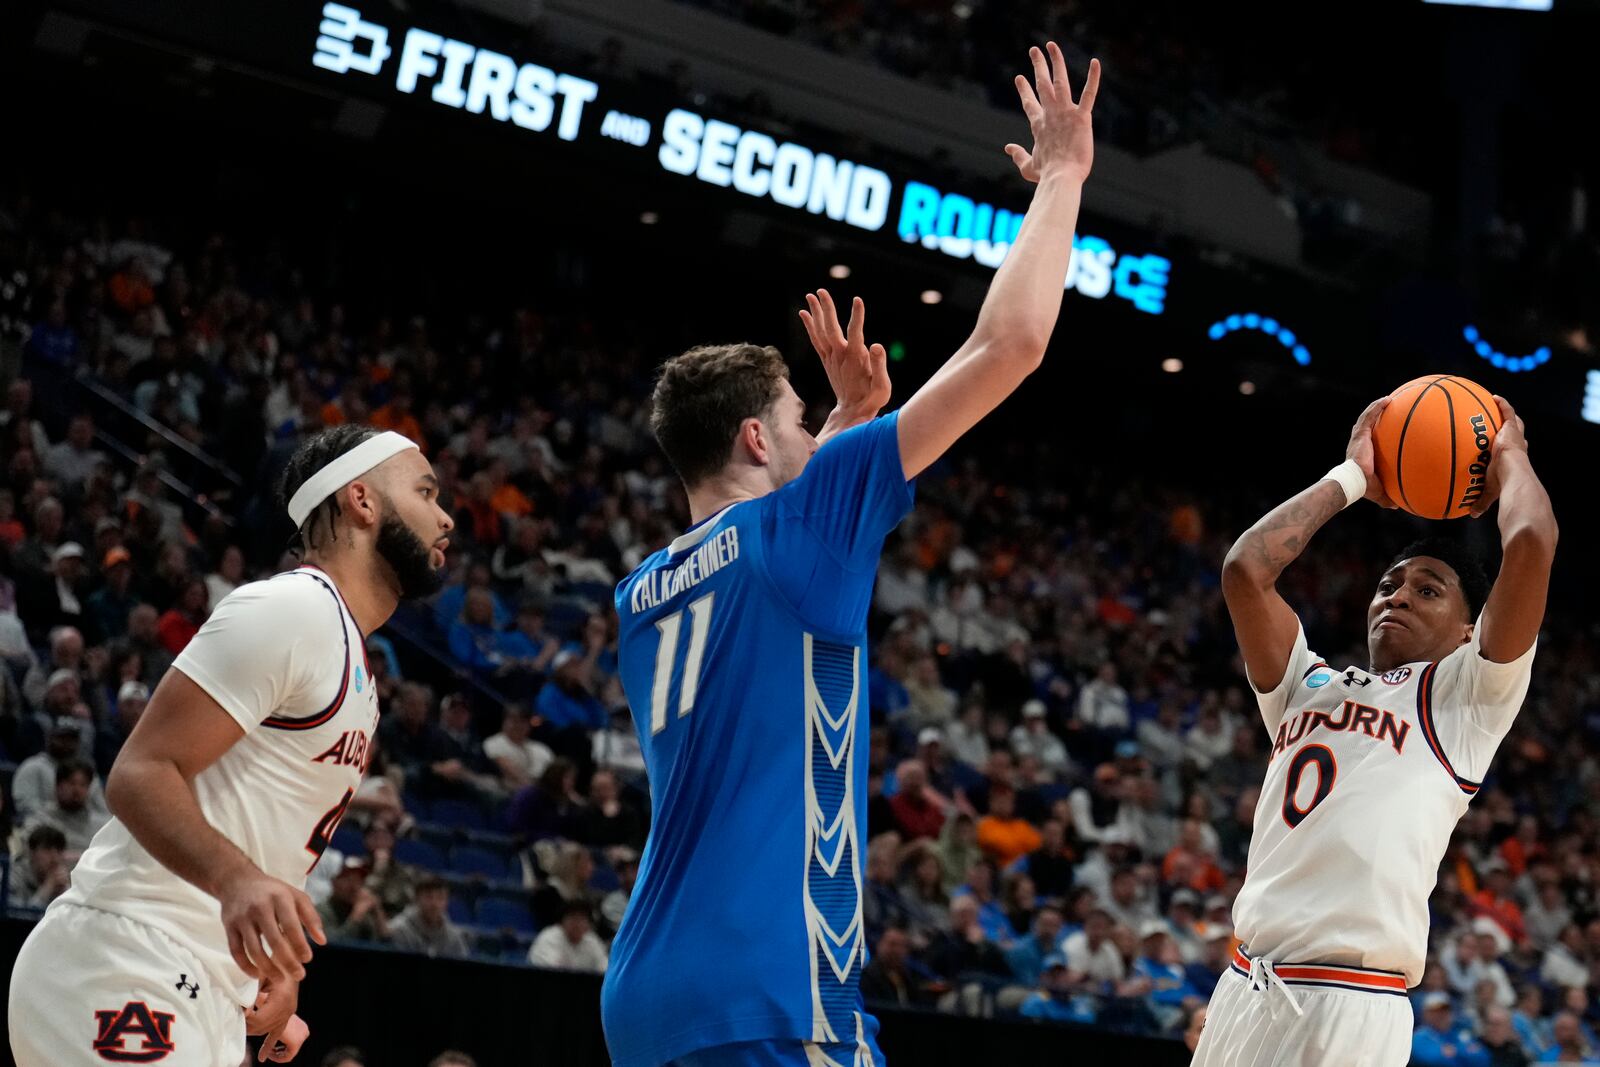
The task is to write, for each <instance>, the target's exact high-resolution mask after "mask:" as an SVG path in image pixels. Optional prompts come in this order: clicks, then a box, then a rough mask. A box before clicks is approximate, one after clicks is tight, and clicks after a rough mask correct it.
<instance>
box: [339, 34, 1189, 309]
mask: <svg viewBox="0 0 1600 1067" xmlns="http://www.w3.org/2000/svg"><path fill="white" fill-rule="evenodd" d="M318 30H319V33H318V36H317V38H316V50H315V51H314V53H313V54H312V56H311V62H312V64H313V65H314V66H317V67H319V68H321V69H322V70H325V71H328V72H330V73H332V74H341V75H342V74H350V73H357V74H365V75H369V76H372V77H377V76H379V75H381V74H384V73H385V71H388V72H389V73H390V74H391V75H392V77H393V83H392V86H393V89H394V90H395V91H396V92H399V93H403V94H406V95H408V96H414V97H418V98H422V99H427V100H431V101H432V102H433V103H435V104H439V105H441V106H444V107H448V108H452V109H455V110H458V111H467V112H470V113H472V114H475V115H485V116H488V117H489V118H491V119H493V120H495V121H497V122H502V123H506V124H507V125H510V126H516V127H519V128H521V129H524V130H528V131H530V132H533V133H540V134H543V133H547V132H550V131H553V132H554V133H555V135H556V137H557V138H558V139H560V140H562V141H577V142H584V143H589V142H598V141H600V140H605V141H610V142H614V143H617V144H621V145H627V146H630V147H633V148H639V149H646V150H649V149H653V154H654V158H655V162H656V164H657V165H658V166H659V167H660V168H661V169H662V170H664V171H666V172H667V173H670V174H676V175H681V176H683V177H686V178H693V179H695V180H697V181H701V182H704V183H706V184H707V185H712V186H716V187H719V188H723V189H730V190H732V191H734V192H737V193H740V194H743V195H744V196H748V197H753V198H756V199H761V200H770V201H771V202H773V203H774V204H777V205H779V206H781V207H785V208H789V209H792V210H795V211H804V212H806V213H808V214H811V215H816V216H818V217H823V218H828V219H831V220H833V221H835V222H840V223H843V224H845V225H847V226H852V227H855V228H856V229H859V230H863V231H866V232H869V233H873V234H879V233H882V234H889V233H893V234H895V235H897V236H898V237H899V239H900V240H901V241H903V242H906V243H911V244H920V245H921V246H922V247H924V248H927V249H929V250H931V251H935V252H938V253H940V254H942V255H945V256H948V257H950V258H952V259H957V260H971V261H972V262H974V263H977V264H980V265H981V266H984V267H988V268H990V269H991V270H992V269H994V268H997V267H999V266H1000V264H1001V263H1003V262H1004V261H1005V257H1006V254H1007V253H1008V252H1009V251H1010V250H1011V245H1012V243H1013V242H1014V241H1015V240H1016V236H1017V231H1018V229H1019V228H1020V227H1021V226H1022V217H1023V216H1022V213H1020V212H1016V211H1011V210H1009V209H1006V208H1001V207H996V206H995V205H993V204H987V203H984V202H982V201H978V200H974V199H972V198H971V197H969V196H966V195H964V194H962V193H959V192H954V191H949V190H941V189H939V188H937V187H935V186H933V185H930V184H928V183H926V182H922V181H914V180H903V181H902V180H896V179H895V178H894V177H892V176H891V175H890V174H889V173H887V172H885V171H883V170H880V169H878V168H877V167H873V166H869V165H868V164H865V163H862V162H859V161H856V160H850V159H843V158H840V157H838V156H835V155H832V154H830V153H827V152H823V151H818V150H816V149H814V148H811V147H810V146H808V145H805V144H803V143H800V142H798V141H795V140H780V139H778V138H775V137H772V136H770V135H768V134H767V133H765V132H763V131H761V130H758V129H747V128H744V127H740V126H736V125H734V124H732V123H729V122H724V121H722V120H720V119H716V118H711V117H708V116H705V115H702V114H700V113H699V112H696V111H691V110H689V109H687V108H683V107H672V108H671V109H670V110H668V111H667V112H666V114H665V115H663V116H661V118H660V119H659V120H653V119H652V118H650V117H645V116H640V115H636V114H633V113H631V112H630V111H628V110H626V109H625V108H621V107H614V106H611V105H610V103H609V101H606V100H604V99H603V94H604V93H605V88H604V86H603V85H602V84H601V83H598V82H595V81H592V80H590V79H588V78H584V77H580V76H578V75H575V74H568V73H563V72H561V71H557V70H554V69H552V68H550V67H545V66H541V65H540V64H538V63H532V62H525V61H521V60H518V59H514V58H513V57H511V56H508V55H505V54H504V53H501V52H496V51H493V50H492V49H488V48H481V47H479V46H477V45H474V44H469V43H468V42H466V41H458V40H455V39H453V38H450V37H445V36H443V35H441V34H437V33H433V32H431V31H429V30H426V29H422V28H420V27H412V28H410V29H407V30H405V31H404V32H400V31H398V30H391V29H390V28H389V27H387V26H384V25H382V24H381V23H377V22H373V21H371V20H369V19H364V18H362V17H361V12H360V11H358V10H357V9H355V8H353V7H349V6H346V5H344V4H338V3H328V4H325V5H324V6H323V8H322V21H321V23H320V24H319V26H318ZM1171 272H1172V263H1171V261H1169V260H1167V259H1166V258H1164V257H1162V256H1157V255H1141V254H1139V253H1136V252H1127V251H1118V250H1117V249H1115V248H1113V247H1112V245H1111V243H1110V242H1108V241H1106V240H1105V239H1104V238H1101V237H1093V236H1084V235H1080V236H1078V237H1077V238H1075V239H1074V241H1073V253H1072V257H1071V262H1070V265H1069V266H1068V268H1067V277H1066V286H1065V287H1066V288H1067V289H1069V290H1072V291H1075V292H1077V293H1079V294H1081V295H1083V296H1087V297H1090V298H1092V299H1095V300H1103V299H1105V298H1106V297H1109V296H1115V297H1117V298H1118V299H1120V300H1126V301H1127V302H1129V303H1130V304H1132V305H1133V306H1134V307H1135V308H1137V309H1139V310H1140V311H1143V312H1145V313H1147V314H1151V315H1159V314H1161V313H1162V312H1163V311H1164V310H1165V308H1166V298H1167V288H1168V282H1169V278H1170V276H1171Z"/></svg>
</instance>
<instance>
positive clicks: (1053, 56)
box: [1044, 41, 1072, 103]
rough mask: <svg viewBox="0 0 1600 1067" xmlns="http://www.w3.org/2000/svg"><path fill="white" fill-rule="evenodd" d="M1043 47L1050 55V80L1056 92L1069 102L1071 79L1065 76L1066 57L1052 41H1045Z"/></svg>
mask: <svg viewBox="0 0 1600 1067" xmlns="http://www.w3.org/2000/svg"><path fill="white" fill-rule="evenodd" d="M1044 49H1045V52H1046V54H1047V55H1048V56H1049V57H1050V80H1051V82H1053V83H1054V84H1055V88H1056V92H1057V93H1059V94H1060V95H1061V97H1062V99H1064V100H1066V101H1068V102H1069V103H1070V102H1071V100H1072V81H1071V80H1070V79H1069V78H1068V77H1067V57H1066V56H1064V55H1062V54H1061V46H1060V45H1058V44H1056V43H1055V42H1054V41H1046V42H1045V45H1044Z"/></svg>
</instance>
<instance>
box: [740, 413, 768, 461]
mask: <svg viewBox="0 0 1600 1067" xmlns="http://www.w3.org/2000/svg"><path fill="white" fill-rule="evenodd" d="M737 448H738V451H739V452H740V453H742V455H741V457H740V458H745V457H748V458H749V459H750V461H751V462H753V463H755V464H757V465H758V466H762V467H765V466H766V465H767V464H769V463H771V462H772V435H771V433H770V432H769V431H768V430H767V425H766V423H764V422H762V421H761V420H760V419H758V418H754V417H752V418H748V419H745V420H744V421H743V422H741V423H740V424H739V437H738V442H737Z"/></svg>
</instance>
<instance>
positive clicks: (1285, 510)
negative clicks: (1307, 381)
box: [1222, 397, 1393, 693]
mask: <svg viewBox="0 0 1600 1067" xmlns="http://www.w3.org/2000/svg"><path fill="white" fill-rule="evenodd" d="M1388 404H1389V400H1388V398H1387V397H1384V398H1383V399H1381V400H1376V401H1374V402H1373V403H1371V404H1369V405H1368V406H1367V409H1366V410H1365V411H1363V412H1362V413H1361V417H1360V418H1359V419H1357V420H1356V425H1355V429H1354V430H1352V431H1351V432H1350V445H1349V447H1348V448H1346V449H1345V459H1346V460H1347V461H1350V462H1353V463H1355V464H1356V465H1357V466H1358V467H1360V468H1361V473H1362V474H1363V475H1365V476H1366V482H1367V489H1366V499H1368V500H1372V501H1374V502H1376V503H1378V504H1381V505H1383V506H1385V507H1392V506H1393V505H1392V504H1390V503H1389V501H1388V499H1387V498H1386V497H1385V496H1384V495H1383V489H1382V487H1381V486H1380V485H1379V482H1378V479H1377V476H1376V475H1375V474H1374V472H1373V467H1372V458H1373V452H1372V428H1373V426H1375V425H1376V424H1377V422H1378V416H1379V415H1381V414H1382V413H1383V409H1384V408H1385V407H1387V406H1388ZM1331 473H1332V472H1330V474H1331ZM1346 506H1347V501H1346V498H1345V491H1344V487H1343V486H1342V485H1341V484H1340V483H1339V482H1337V481H1335V480H1334V479H1333V478H1331V477H1329V478H1323V479H1322V480H1321V481H1319V482H1317V483H1316V484H1315V485H1312V486H1310V487H1309V488H1306V489H1303V490H1301V491H1300V492H1298V493H1296V494H1295V495H1294V496H1292V497H1290V498H1289V499H1288V500H1285V501H1284V502H1283V503H1282V504H1279V505H1278V506H1277V507H1275V508H1273V509H1272V510H1271V511H1269V512H1267V514H1266V515H1264V516H1262V518H1261V519H1260V521H1258V522H1257V523H1256V524H1255V525H1254V526H1252V527H1250V529H1248V530H1246V531H1245V532H1244V533H1243V534H1241V535H1240V536H1239V539H1238V540H1237V541H1235V542H1234V543H1233V547H1232V548H1230V549H1229V550H1228V555H1227V558H1226V559H1225V560H1224V561H1223V564H1222V596H1223V599H1224V600H1226V601H1227V604H1228V614H1229V615H1230V616H1231V617H1232V618H1233V629H1234V632H1235V633H1236V634H1237V635H1238V638H1239V651H1240V653H1241V654H1243V656H1244V665H1245V670H1246V671H1247V672H1248V673H1249V675H1250V684H1251V685H1253V686H1255V687H1256V689H1257V690H1258V691H1260V692H1263V693H1270V692H1272V691H1273V690H1275V689H1277V688H1278V685H1279V683H1281V682H1282V681H1283V672H1284V671H1285V670H1287V669H1288V666H1289V657H1290V656H1291V655H1293V653H1294V645H1295V637H1296V635H1297V634H1298V633H1299V631H1300V619H1299V617H1298V616H1297V615H1295V613H1294V609H1293V608H1291V607H1290V606H1289V604H1288V602H1287V601H1285V600H1284V599H1283V597H1282V596H1281V595H1280V594H1279V593H1278V577H1279V576H1280V575H1282V574H1283V572H1284V571H1285V570H1287V569H1288V567H1289V564H1291V563H1293V562H1294V561H1295V560H1297V559H1299V558H1300V553H1302V552H1304V551H1305V548H1306V545H1307V543H1309V542H1310V540H1311V537H1312V535H1313V534H1315V533H1316V532H1317V531H1318V530H1320V529H1322V527H1323V525H1324V524H1325V523H1326V522H1327V521H1328V520H1329V519H1331V518H1333V517H1334V516H1335V515H1337V514H1339V512H1341V511H1343V510H1344V509H1345V507H1346Z"/></svg>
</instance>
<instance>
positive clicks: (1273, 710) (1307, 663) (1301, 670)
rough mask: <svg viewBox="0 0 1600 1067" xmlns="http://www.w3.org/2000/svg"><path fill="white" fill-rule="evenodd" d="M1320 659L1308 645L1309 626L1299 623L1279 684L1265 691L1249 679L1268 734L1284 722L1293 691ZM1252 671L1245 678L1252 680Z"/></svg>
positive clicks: (1272, 732) (1246, 673) (1247, 672)
mask: <svg viewBox="0 0 1600 1067" xmlns="http://www.w3.org/2000/svg"><path fill="white" fill-rule="evenodd" d="M1321 662H1322V661H1321V660H1319V659H1317V654H1316V653H1315V652H1312V651H1311V650H1310V649H1309V648H1307V647H1306V628H1305V627H1304V626H1301V625H1299V624H1298V623H1296V625H1295V631H1294V648H1292V649H1291V650H1290V651H1289V662H1288V663H1286V664H1284V668H1283V677H1282V678H1281V679H1279V680H1278V687H1277V688H1276V689H1274V690H1272V691H1271V692H1270V693H1263V692H1262V691H1261V690H1259V689H1257V688H1256V683H1255V682H1254V681H1253V680H1251V681H1250V691H1251V692H1252V693H1254V694H1255V695H1256V703H1257V704H1258V705H1260V707H1261V721H1262V722H1263V723H1264V724H1266V727H1267V734H1268V735H1269V736H1270V735H1272V734H1274V733H1276V732H1277V730H1278V724H1279V723H1280V722H1282V721H1283V713H1284V712H1285V711H1286V710H1288V707H1289V701H1290V699H1291V698H1292V697H1293V696H1294V691H1295V690H1296V689H1298V688H1299V687H1300V683H1301V682H1303V681H1305V676H1306V675H1307V674H1309V673H1310V672H1311V668H1312V667H1314V666H1317V665H1318V664H1320V663H1321ZM1249 674H1250V672H1249V671H1246V672H1245V677H1246V679H1249Z"/></svg>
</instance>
